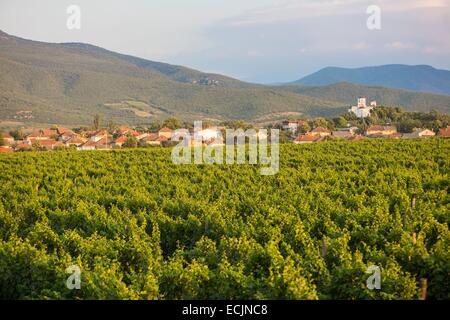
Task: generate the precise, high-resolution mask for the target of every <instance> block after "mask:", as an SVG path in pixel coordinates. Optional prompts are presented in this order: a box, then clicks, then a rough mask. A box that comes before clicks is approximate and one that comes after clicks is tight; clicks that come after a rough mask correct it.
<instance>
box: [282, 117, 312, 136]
mask: <svg viewBox="0 0 450 320" xmlns="http://www.w3.org/2000/svg"><path fill="white" fill-rule="evenodd" d="M302 126H305V127H306V126H308V122H307V121H304V120H285V121H283V123H282V128H283V130H285V131H290V132H291V133H293V134H295V133H297V132H298V129H299V127H302Z"/></svg>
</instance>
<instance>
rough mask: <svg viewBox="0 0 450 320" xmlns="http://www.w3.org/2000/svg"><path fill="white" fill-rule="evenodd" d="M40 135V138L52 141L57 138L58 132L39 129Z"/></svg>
mask: <svg viewBox="0 0 450 320" xmlns="http://www.w3.org/2000/svg"><path fill="white" fill-rule="evenodd" d="M40 133H41V137H45V138H48V139H53V138H55V137H57V136H58V132H57V131H56V130H54V129H41V130H40Z"/></svg>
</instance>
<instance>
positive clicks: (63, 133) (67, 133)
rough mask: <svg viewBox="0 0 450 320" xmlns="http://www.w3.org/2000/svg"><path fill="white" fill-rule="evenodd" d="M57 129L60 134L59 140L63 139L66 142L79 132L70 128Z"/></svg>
mask: <svg viewBox="0 0 450 320" xmlns="http://www.w3.org/2000/svg"><path fill="white" fill-rule="evenodd" d="M56 131H57V132H58V134H59V138H58V140H60V141H63V142H66V141H68V140H69V139H71V138H73V137H76V136H77V134H76V133H75V132H73V131H72V130H70V129H66V128H58V129H56Z"/></svg>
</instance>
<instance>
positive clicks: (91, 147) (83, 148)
mask: <svg viewBox="0 0 450 320" xmlns="http://www.w3.org/2000/svg"><path fill="white" fill-rule="evenodd" d="M96 147H97V143H96V142H95V141H93V140H88V141H86V142H85V143H83V144H82V145H81V146H79V147H77V150H81V151H90V150H95V148H96Z"/></svg>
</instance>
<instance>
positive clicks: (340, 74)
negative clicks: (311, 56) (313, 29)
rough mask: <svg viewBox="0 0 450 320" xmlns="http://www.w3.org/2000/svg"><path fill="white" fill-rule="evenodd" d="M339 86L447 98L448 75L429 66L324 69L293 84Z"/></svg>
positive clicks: (449, 80)
mask: <svg viewBox="0 0 450 320" xmlns="http://www.w3.org/2000/svg"><path fill="white" fill-rule="evenodd" d="M340 82H349V83H355V84H361V85H376V86H383V87H391V88H397V89H406V90H412V91H417V92H429V93H438V94H446V95H450V71H448V70H439V69H436V68H434V67H432V66H429V65H405V64H388V65H381V66H373V67H362V68H341V67H326V68H323V69H321V70H319V71H318V72H315V73H313V74H311V75H308V76H306V77H304V78H302V79H300V80H297V81H295V82H294V84H302V85H307V86H325V85H331V84H336V83H340Z"/></svg>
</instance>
